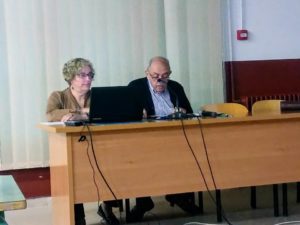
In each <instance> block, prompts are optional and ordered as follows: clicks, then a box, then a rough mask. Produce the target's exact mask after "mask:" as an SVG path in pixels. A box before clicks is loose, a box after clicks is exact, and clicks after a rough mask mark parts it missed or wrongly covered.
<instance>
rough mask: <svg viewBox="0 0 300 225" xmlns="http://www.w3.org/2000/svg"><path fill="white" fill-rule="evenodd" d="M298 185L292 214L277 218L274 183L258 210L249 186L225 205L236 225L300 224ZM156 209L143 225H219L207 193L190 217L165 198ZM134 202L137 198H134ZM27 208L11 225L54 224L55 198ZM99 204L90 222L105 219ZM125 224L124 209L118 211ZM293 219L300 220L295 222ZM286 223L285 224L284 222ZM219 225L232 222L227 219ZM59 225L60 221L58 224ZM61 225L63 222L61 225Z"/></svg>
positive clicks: (90, 208) (90, 209)
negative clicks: (200, 210)
mask: <svg viewBox="0 0 300 225" xmlns="http://www.w3.org/2000/svg"><path fill="white" fill-rule="evenodd" d="M295 189H296V188H295V184H290V185H289V187H288V190H289V216H288V217H282V216H281V217H274V216H273V208H272V189H271V187H270V186H266V187H260V188H258V189H257V205H258V208H257V209H256V210H252V209H250V207H249V188H238V189H234V190H224V191H222V202H223V208H224V211H225V212H226V216H227V218H228V220H229V221H230V223H231V224H232V225H254V224H258V225H275V224H279V223H280V224H284V225H285V224H291V225H296V224H298V225H300V203H298V204H297V203H296V201H295V198H296V197H295V196H296V191H295ZM154 201H155V203H156V205H155V208H154V209H153V210H152V211H151V212H150V213H148V214H147V215H146V217H145V221H144V222H143V223H139V224H141V225H196V224H217V222H216V215H215V206H214V204H213V203H212V201H211V200H210V199H209V196H208V194H207V193H204V211H205V212H204V214H203V215H199V216H195V217H188V216H187V215H186V214H185V213H183V212H182V211H181V210H180V209H179V208H177V207H170V206H169V205H168V204H167V202H166V201H165V200H164V198H163V197H156V198H154ZM131 202H132V203H134V201H131ZM27 203H28V207H27V209H25V210H16V211H8V212H6V220H7V222H8V224H9V225H22V224H24V225H51V224H52V223H51V198H50V197H48V198H38V199H30V200H28V202H27ZM96 210H97V203H87V204H85V211H86V220H87V223H88V224H89V225H96V224H101V225H104V224H105V222H104V221H101V218H100V217H99V216H98V215H97V213H96ZM115 213H116V215H117V216H118V217H119V218H120V220H121V221H122V224H124V222H123V221H124V212H122V213H120V212H118V211H115ZM291 221H298V222H295V223H291ZM283 222H285V223H283ZM219 224H228V223H226V222H223V223H219ZM55 225H58V224H55ZM59 225H60V224H59Z"/></svg>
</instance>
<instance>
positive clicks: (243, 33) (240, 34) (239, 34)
mask: <svg viewBox="0 0 300 225" xmlns="http://www.w3.org/2000/svg"><path fill="white" fill-rule="evenodd" d="M236 38H237V39H238V40H247V39H248V30H244V29H243V30H237V31H236Z"/></svg>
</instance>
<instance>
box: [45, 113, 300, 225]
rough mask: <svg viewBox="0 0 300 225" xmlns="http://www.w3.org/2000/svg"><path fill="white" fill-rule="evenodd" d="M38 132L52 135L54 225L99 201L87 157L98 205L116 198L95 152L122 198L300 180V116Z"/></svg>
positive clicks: (71, 219) (54, 128) (69, 221)
mask: <svg viewBox="0 0 300 225" xmlns="http://www.w3.org/2000/svg"><path fill="white" fill-rule="evenodd" d="M200 124H201V126H200ZM40 127H41V128H42V129H45V130H47V131H49V132H50V133H49V144H50V152H51V154H50V158H51V160H50V163H51V164H50V165H51V187H52V194H53V216H54V221H55V224H62V221H65V223H64V224H71V225H73V224H74V211H73V205H74V203H75V202H76V203H79V202H88V201H97V200H98V196H97V190H96V186H95V185H94V183H93V171H92V169H91V166H90V164H89V158H88V155H89V156H90V161H91V162H92V165H93V167H94V168H95V180H96V182H97V184H98V188H99V194H100V197H99V200H112V199H114V197H113V196H112V194H111V192H110V190H109V189H108V187H107V185H106V184H105V182H104V181H103V179H102V178H101V176H99V171H98V170H97V169H96V167H95V159H94V158H93V156H92V155H93V151H94V153H95V157H96V161H97V162H98V165H99V168H100V171H101V172H102V173H103V175H104V177H105V179H106V180H107V182H108V184H109V185H110V187H111V188H112V190H113V192H114V193H115V195H116V197H117V198H131V197H139V196H149V195H163V194H167V193H179V192H190V191H191V192H193V191H205V190H206V185H205V182H204V179H203V177H204V178H205V180H206V181H207V184H208V188H209V189H214V188H217V189H226V188H234V187H244V186H259V185H265V184H274V183H288V182H295V181H299V180H300V173H299V171H300V163H299V158H300V151H299V149H300V139H299V137H298V134H299V133H300V114H299V113H294V114H282V115H272V116H256V117H244V118H226V119H205V120H201V122H199V121H198V120H197V119H191V120H185V121H183V122H181V121H162V122H144V123H133V124H122V125H121V124H114V125H104V126H89V129H87V127H74V128H70V127H63V126H52V127H51V128H49V126H45V125H41V126H40ZM88 130H90V131H91V133H92V138H93V151H92V146H91V143H90V142H88V141H83V142H81V141H79V140H80V137H81V136H82V135H83V136H86V137H87V140H89V139H90V137H89V132H88ZM201 130H202V131H203V134H204V140H205V145H206V146H207V148H206V149H205V148H204V146H205V145H204V142H203V140H202V138H201ZM184 131H185V132H184ZM64 132H65V133H64ZM185 137H187V139H188V142H187V140H186V138H185ZM189 145H190V146H191V147H192V149H193V150H194V152H195V157H196V159H197V161H198V162H199V164H200V167H201V172H200V171H199V168H198V167H197V164H196V160H195V159H194V158H193V154H192V152H191V151H190V148H189ZM206 152H207V153H208V160H207V157H206ZM209 163H210V165H211V168H212V174H213V177H214V180H215V183H216V187H214V185H213V179H212V176H211V173H210V171H209ZM201 174H203V176H202V175H201Z"/></svg>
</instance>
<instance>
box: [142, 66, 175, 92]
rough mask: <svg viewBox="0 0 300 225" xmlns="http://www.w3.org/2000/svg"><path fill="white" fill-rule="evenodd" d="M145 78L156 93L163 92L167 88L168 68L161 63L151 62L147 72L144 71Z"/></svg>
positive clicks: (169, 72)
mask: <svg viewBox="0 0 300 225" xmlns="http://www.w3.org/2000/svg"><path fill="white" fill-rule="evenodd" d="M146 74H147V78H148V80H149V81H150V83H151V85H152V87H153V89H154V90H155V91H156V92H163V91H165V90H166V88H167V83H168V80H169V76H170V74H171V71H170V68H169V67H168V65H166V64H165V63H164V62H162V61H158V60H157V61H153V62H152V64H151V66H150V67H149V69H148V70H146Z"/></svg>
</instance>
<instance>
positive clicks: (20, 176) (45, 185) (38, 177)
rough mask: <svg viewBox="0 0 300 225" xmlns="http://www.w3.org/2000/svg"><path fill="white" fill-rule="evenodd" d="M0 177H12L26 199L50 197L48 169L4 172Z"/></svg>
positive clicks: (0, 173) (1, 172)
mask: <svg viewBox="0 0 300 225" xmlns="http://www.w3.org/2000/svg"><path fill="white" fill-rule="evenodd" d="M0 175H12V176H13V177H14V179H15V180H16V182H17V184H18V185H19V187H20V189H21V191H22V192H23V194H24V196H25V197H26V198H37V197H44V196H50V195H51V193H50V168H49V167H44V168H29V169H18V170H5V171H0ZM32 187H34V188H32Z"/></svg>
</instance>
